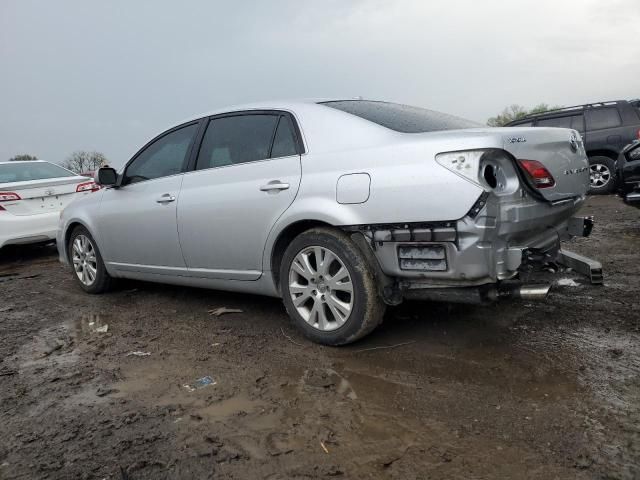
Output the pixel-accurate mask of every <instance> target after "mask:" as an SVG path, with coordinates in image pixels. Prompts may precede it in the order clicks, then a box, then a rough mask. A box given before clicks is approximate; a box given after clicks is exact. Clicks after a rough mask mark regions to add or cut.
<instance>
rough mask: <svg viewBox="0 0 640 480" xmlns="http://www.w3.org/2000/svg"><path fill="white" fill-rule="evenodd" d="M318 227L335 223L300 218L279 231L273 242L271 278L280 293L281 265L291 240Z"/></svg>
mask: <svg viewBox="0 0 640 480" xmlns="http://www.w3.org/2000/svg"><path fill="white" fill-rule="evenodd" d="M316 227H334V225H331V224H330V223H327V222H325V221H322V220H317V219H308V220H298V221H295V222H293V223H290V224H289V225H287V226H286V227H285V228H283V229H282V230H281V231H280V233H278V236H277V237H276V240H275V241H274V242H273V248H272V249H271V255H270V257H269V259H270V268H271V278H272V279H273V284H274V286H275V288H276V290H277V291H278V292H279V293H280V265H281V263H282V258H283V256H284V252H285V250H286V249H287V246H288V245H289V244H290V243H291V240H293V239H294V238H295V237H297V236H298V235H300V234H301V233H303V232H306V231H307V230H310V229H312V228H316Z"/></svg>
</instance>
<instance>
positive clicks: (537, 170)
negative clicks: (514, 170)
mask: <svg viewBox="0 0 640 480" xmlns="http://www.w3.org/2000/svg"><path fill="white" fill-rule="evenodd" d="M518 162H519V163H520V165H522V167H523V168H524V169H525V171H526V172H527V173H528V174H529V178H530V179H531V181H532V182H533V184H534V186H535V187H536V188H549V187H553V186H554V185H555V184H556V181H555V180H554V178H553V175H551V172H549V170H547V168H546V167H545V166H544V165H543V164H541V163H540V162H538V161H537V160H518Z"/></svg>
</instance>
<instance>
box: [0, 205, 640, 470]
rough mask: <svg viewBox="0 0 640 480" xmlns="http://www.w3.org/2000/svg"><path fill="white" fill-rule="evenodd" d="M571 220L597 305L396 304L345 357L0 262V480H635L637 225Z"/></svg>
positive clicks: (268, 331) (267, 314) (45, 263)
mask: <svg viewBox="0 0 640 480" xmlns="http://www.w3.org/2000/svg"><path fill="white" fill-rule="evenodd" d="M582 213H584V214H593V215H595V218H596V227H595V228H594V232H593V234H592V237H591V238H588V239H580V240H578V241H575V242H574V243H573V244H572V245H571V246H570V247H569V249H571V250H575V251H577V252H579V253H583V254H585V255H587V256H591V257H593V258H596V259H598V260H600V261H601V262H602V263H603V267H604V272H605V285H604V287H602V286H592V285H589V284H588V283H587V282H586V280H585V279H583V278H580V277H578V276H576V275H574V274H572V273H564V274H562V275H559V276H558V277H557V278H558V280H560V279H562V280H561V281H560V283H559V284H558V285H555V286H554V288H553V289H552V293H551V296H550V298H549V300H548V301H546V302H544V303H536V304H533V303H527V302H505V303H503V304H500V305H497V306H493V307H473V306H461V305H448V304H431V303H405V304H404V305H402V306H400V307H397V308H393V309H389V310H388V311H387V315H386V317H385V323H384V325H383V326H382V328H380V329H378V330H377V331H376V332H374V334H373V335H371V336H369V337H367V338H366V339H365V340H364V341H361V342H358V343H356V344H354V345H350V346H348V347H343V348H328V347H322V346H319V345H316V344H312V343H310V342H308V341H307V340H305V339H304V338H303V337H301V336H300V335H299V334H298V332H297V330H295V329H294V328H293V327H292V326H291V325H290V323H289V320H288V317H287V316H286V313H285V311H284V309H283V306H282V304H281V302H280V301H278V300H275V299H269V298H262V297H257V296H249V295H239V294H229V293H224V292H215V291H206V290H199V289H194V288H182V287H172V286H163V285H154V284H146V283H138V282H122V283H121V284H120V285H119V286H118V288H117V289H116V290H115V291H114V292H112V293H109V294H106V295H101V296H89V295H86V294H84V293H83V292H81V290H80V289H79V288H78V287H77V285H76V284H75V283H74V282H73V279H72V278H71V275H70V273H69V272H68V271H66V270H65V269H63V267H62V266H61V265H60V264H59V263H58V262H57V257H56V251H55V248H53V247H23V248H16V247H12V248H10V249H5V250H3V251H2V252H0V292H1V293H0V296H1V299H2V301H1V303H0V357H1V358H2V363H0V424H1V425H2V435H0V478H1V479H17V478H96V479H102V478H109V479H158V478H209V477H210V478H269V479H280V478H282V479H285V478H287V479H289V478H301V479H302V478H325V477H338V478H398V479H423V478H461V479H462V478H465V479H468V478H535V479H555V478H610V479H617V478H620V479H632V478H638V477H640V377H639V374H640V356H639V353H640V348H639V345H640V343H639V340H640V301H639V300H638V292H639V289H640V276H639V275H640V265H639V262H638V249H639V248H640V211H639V210H637V209H633V208H630V207H626V206H624V205H623V204H622V202H621V201H620V200H619V199H618V198H616V197H614V196H609V197H592V198H590V200H589V202H588V204H587V206H586V207H585V209H583V212H582ZM220 307H227V308H230V309H239V310H241V312H236V313H226V314H223V315H220V316H216V315H214V314H212V313H210V311H212V310H215V309H218V308H220ZM205 377H210V379H204V380H203V378H205ZM199 379H200V380H201V381H200V382H198V380H199ZM207 383H209V384H207Z"/></svg>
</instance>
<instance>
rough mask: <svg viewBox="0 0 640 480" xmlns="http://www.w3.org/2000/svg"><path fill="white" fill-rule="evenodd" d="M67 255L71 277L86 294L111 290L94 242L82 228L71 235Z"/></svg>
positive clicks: (108, 278) (109, 279)
mask: <svg viewBox="0 0 640 480" xmlns="http://www.w3.org/2000/svg"><path fill="white" fill-rule="evenodd" d="M67 247H68V250H67V251H68V255H69V261H70V263H71V268H72V270H73V276H74V278H75V279H76V281H77V282H78V284H79V285H80V288H82V289H83V290H84V291H85V292H87V293H102V292H106V291H107V290H109V288H111V284H112V281H113V280H112V278H111V276H110V275H109V273H107V269H106V267H105V266H104V261H103V260H102V255H100V251H99V250H98V246H97V245H96V242H95V240H94V239H93V237H92V236H91V234H90V233H89V231H88V230H87V229H86V228H84V227H76V229H75V230H74V231H73V232H72V233H71V238H70V239H69V244H68V246H67Z"/></svg>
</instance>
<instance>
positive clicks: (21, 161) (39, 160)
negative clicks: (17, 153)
mask: <svg viewBox="0 0 640 480" xmlns="http://www.w3.org/2000/svg"><path fill="white" fill-rule="evenodd" d="M34 162H40V163H51V162H48V161H46V160H41V159H38V160H2V161H0V164H3V163H10V164H12V165H15V164H16V163H34Z"/></svg>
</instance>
